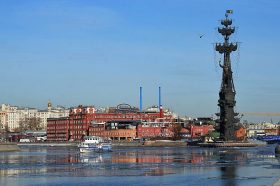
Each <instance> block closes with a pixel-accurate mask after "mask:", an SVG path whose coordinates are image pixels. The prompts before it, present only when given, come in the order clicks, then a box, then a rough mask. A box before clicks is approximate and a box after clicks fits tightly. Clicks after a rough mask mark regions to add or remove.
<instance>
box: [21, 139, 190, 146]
mask: <svg viewBox="0 0 280 186" xmlns="http://www.w3.org/2000/svg"><path fill="white" fill-rule="evenodd" d="M17 145H18V146H43V147H59V146H61V147H63V146H70V147H71V146H73V147H74V146H77V145H78V142H64V143H62V142H60V143H56V142H39V143H18V144H17ZM112 145H113V146H114V147H177V146H187V143H186V142H183V141H169V140H156V141H145V142H138V141H132V142H128V141H114V142H112Z"/></svg>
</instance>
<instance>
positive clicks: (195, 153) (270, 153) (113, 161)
mask: <svg viewBox="0 0 280 186" xmlns="http://www.w3.org/2000/svg"><path fill="white" fill-rule="evenodd" d="M274 147H275V145H268V146H266V147H259V148H237V149H214V148H197V147H174V148H173V147H172V148H162V147H142V148H141V147H133V148H132V147H127V148H125V147H122V148H116V147H115V148H113V152H110V153H102V154H101V153H89V154H80V153H79V151H78V149H77V148H74V147H22V151H21V152H13V153H10V152H9V153H0V161H1V165H0V175H1V177H0V185H41V186H43V185H130V186H132V185H193V186H194V185H203V186H206V185H272V184H273V183H275V182H276V181H277V180H278V179H279V178H280V158H277V157H275V155H274Z"/></svg>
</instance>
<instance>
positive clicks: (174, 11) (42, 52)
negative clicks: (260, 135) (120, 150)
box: [0, 0, 280, 120]
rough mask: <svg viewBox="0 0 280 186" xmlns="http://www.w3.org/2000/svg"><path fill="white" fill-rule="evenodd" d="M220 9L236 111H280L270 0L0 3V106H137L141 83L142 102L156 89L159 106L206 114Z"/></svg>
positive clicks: (275, 13) (215, 77)
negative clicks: (226, 27) (227, 20)
mask: <svg viewBox="0 0 280 186" xmlns="http://www.w3.org/2000/svg"><path fill="white" fill-rule="evenodd" d="M227 9H232V10H233V14H232V15H231V18H232V19H233V21H234V23H233V24H234V25H235V26H236V34H235V35H234V36H233V37H232V41H233V42H239V46H240V47H239V50H238V51H237V52H234V53H233V55H232V63H233V76H234V82H235V89H236V92H237V94H236V101H237V103H236V108H235V110H236V111H237V112H280V111H279V105H280V99H279V92H280V85H279V82H280V74H279V73H278V71H279V68H278V67H279V65H278V63H279V62H280V60H279V56H278V55H279V51H280V36H279V35H278V33H280V24H279V17H280V11H279V10H280V2H279V1H277V0H270V1H267V0H254V1H251V0H234V1H233V0H232V1H229V0H188V1H185V0H152V1H151V0H133V1H131V0H102V1H101V0H25V1H22V0H1V1H0V25H1V27H0V79H1V85H0V86H1V88H0V103H9V104H12V105H18V106H29V107H36V108H46V106H47V102H48V100H51V101H52V103H53V104H54V105H63V106H66V107H70V106H76V105H80V104H82V105H95V106H96V107H108V106H116V105H118V104H120V103H128V104H130V105H132V106H137V107H139V87H140V86H142V87H143V107H148V106H151V105H157V104H158V87H159V86H161V87H162V104H163V107H164V108H170V109H172V110H173V111H174V112H176V113H178V114H179V115H181V116H185V115H186V116H193V117H201V116H213V115H214V113H216V112H218V111H219V109H218V106H217V102H218V93H219V89H220V83H221V69H220V68H219V67H218V64H217V62H218V60H219V58H221V56H220V55H219V54H217V53H215V52H214V49H213V43H215V42H222V37H221V36H219V34H218V33H217V27H218V26H220V25H219V21H220V20H221V19H223V18H224V14H225V10H227ZM202 35H203V37H200V36H202ZM257 118H258V117H257ZM245 119H246V118H245ZM249 119H251V120H254V119H256V117H253V116H252V117H249ZM259 119H269V118H259ZM273 119H274V120H275V118H273Z"/></svg>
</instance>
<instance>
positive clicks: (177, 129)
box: [172, 124, 182, 140]
mask: <svg viewBox="0 0 280 186" xmlns="http://www.w3.org/2000/svg"><path fill="white" fill-rule="evenodd" d="M181 130H182V126H181V125H179V124H173V125H172V132H173V139H174V140H179V139H181V136H180V132H181Z"/></svg>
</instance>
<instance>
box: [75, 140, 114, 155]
mask: <svg viewBox="0 0 280 186" xmlns="http://www.w3.org/2000/svg"><path fill="white" fill-rule="evenodd" d="M78 147H79V149H80V152H105V151H112V143H111V141H110V140H107V139H105V138H102V137H99V136H85V138H84V141H83V142H81V143H80V144H79V145H78Z"/></svg>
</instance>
